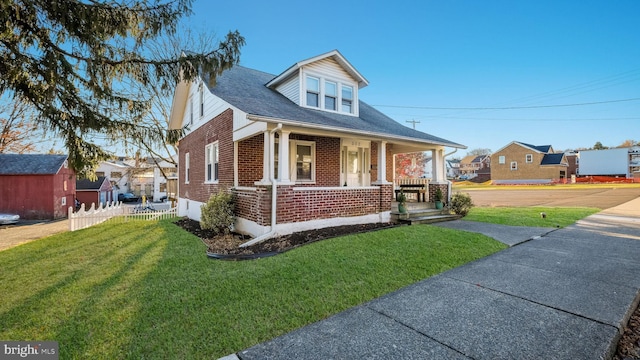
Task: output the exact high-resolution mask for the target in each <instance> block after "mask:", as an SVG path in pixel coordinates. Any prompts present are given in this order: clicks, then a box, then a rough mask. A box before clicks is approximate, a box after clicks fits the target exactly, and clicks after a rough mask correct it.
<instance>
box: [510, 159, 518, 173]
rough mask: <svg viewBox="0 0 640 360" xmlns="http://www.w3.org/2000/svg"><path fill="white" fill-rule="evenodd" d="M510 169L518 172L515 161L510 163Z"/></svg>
mask: <svg viewBox="0 0 640 360" xmlns="http://www.w3.org/2000/svg"><path fill="white" fill-rule="evenodd" d="M510 169H511V170H512V171H515V170H518V162H517V161H512V162H511V167H510Z"/></svg>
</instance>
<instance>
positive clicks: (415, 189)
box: [395, 181, 429, 202]
mask: <svg viewBox="0 0 640 360" xmlns="http://www.w3.org/2000/svg"><path fill="white" fill-rule="evenodd" d="M398 186H399V187H400V188H399V189H396V190H395V193H396V201H398V195H400V193H401V192H402V193H405V194H416V197H417V198H418V202H420V198H422V202H427V195H426V194H427V191H428V190H429V184H428V182H426V181H425V182H422V183H418V182H416V183H413V184H411V183H405V184H399V185H398Z"/></svg>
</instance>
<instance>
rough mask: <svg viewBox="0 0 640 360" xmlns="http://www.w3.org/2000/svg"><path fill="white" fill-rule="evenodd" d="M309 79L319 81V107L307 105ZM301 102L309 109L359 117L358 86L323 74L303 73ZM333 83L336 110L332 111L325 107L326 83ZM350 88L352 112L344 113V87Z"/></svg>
mask: <svg viewBox="0 0 640 360" xmlns="http://www.w3.org/2000/svg"><path fill="white" fill-rule="evenodd" d="M307 77H311V78H314V79H318V81H319V91H320V92H319V93H318V106H317V107H316V106H310V105H307ZM301 79H302V81H301V83H302V86H300V89H301V94H300V96H301V101H300V105H301V106H303V107H306V108H309V109H316V110H322V111H327V112H332V113H337V114H344V115H352V116H358V114H359V108H358V86H357V84H355V83H350V82H345V81H341V80H339V79H335V78H331V77H327V76H323V75H321V74H317V73H313V72H303V73H302V76H301ZM327 81H328V82H331V83H334V84H336V110H330V109H327V108H326V107H325V97H326V94H325V82H327ZM343 86H348V87H350V88H351V97H352V98H351V99H350V100H351V112H345V111H342V87H343Z"/></svg>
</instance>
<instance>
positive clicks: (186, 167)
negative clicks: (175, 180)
mask: <svg viewBox="0 0 640 360" xmlns="http://www.w3.org/2000/svg"><path fill="white" fill-rule="evenodd" d="M184 183H185V184H188V183H189V153H186V154H184Z"/></svg>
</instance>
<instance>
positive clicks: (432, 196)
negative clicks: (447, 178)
mask: <svg viewBox="0 0 640 360" xmlns="http://www.w3.org/2000/svg"><path fill="white" fill-rule="evenodd" d="M437 188H440V190H441V191H442V202H444V203H447V202H448V199H449V197H448V195H447V193H448V192H449V185H447V184H432V183H429V201H431V202H433V201H435V200H434V199H435V196H436V189H437Z"/></svg>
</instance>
